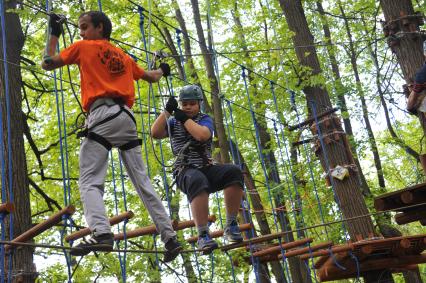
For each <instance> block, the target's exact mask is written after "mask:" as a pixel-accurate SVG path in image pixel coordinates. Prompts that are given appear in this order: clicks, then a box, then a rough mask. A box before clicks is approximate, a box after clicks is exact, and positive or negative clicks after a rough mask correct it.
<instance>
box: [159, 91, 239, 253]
mask: <svg viewBox="0 0 426 283" xmlns="http://www.w3.org/2000/svg"><path fill="white" fill-rule="evenodd" d="M202 101H203V93H202V90H201V88H200V87H199V86H197V85H189V86H185V87H183V88H182V90H181V91H180V94H179V102H180V106H181V109H179V108H178V102H177V101H176V99H175V98H174V97H173V96H171V97H170V98H169V100H168V101H167V104H166V108H165V109H164V111H163V112H162V113H161V114H160V116H158V118H157V119H156V120H155V122H154V123H153V125H152V128H151V135H152V137H154V138H156V139H162V138H166V137H168V135H169V134H168V133H169V132H170V135H171V136H170V138H171V144H172V150H173V154H174V155H175V156H176V157H177V159H176V163H175V165H174V170H173V175H174V177H175V178H176V184H177V186H178V187H179V189H180V190H181V191H182V192H184V193H185V194H186V196H187V198H188V200H189V202H190V204H191V211H192V216H193V218H194V221H195V224H196V226H197V230H198V247H199V248H200V249H202V250H203V253H204V254H208V253H210V252H211V251H212V250H213V249H215V248H217V246H218V244H217V243H216V242H215V241H214V240H213V239H212V238H211V236H210V234H209V228H208V221H207V219H208V213H209V208H208V205H209V194H211V193H214V192H216V191H220V190H223V191H224V192H223V193H224V199H225V208H226V227H225V231H224V237H225V238H226V239H227V240H228V241H229V242H241V241H242V240H243V238H242V236H241V233H240V230H239V227H238V223H237V215H238V209H239V206H240V202H241V199H242V196H243V176H242V172H241V170H240V168H239V167H237V166H235V165H231V164H221V165H219V164H215V163H214V162H213V159H212V157H211V146H212V136H213V120H212V118H211V117H210V116H209V115H207V114H204V113H201V112H200V109H201V103H202ZM171 115H174V118H170V119H169V117H170V116H171ZM168 127H169V129H168ZM169 130H170V131H169Z"/></svg>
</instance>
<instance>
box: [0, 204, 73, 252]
mask: <svg viewBox="0 0 426 283" xmlns="http://www.w3.org/2000/svg"><path fill="white" fill-rule="evenodd" d="M74 212H75V207H74V206H72V205H69V206H67V207H65V208H63V209H61V210H60V211H58V212H56V213H55V214H53V215H52V216H50V217H49V218H48V219H46V220H45V221H43V222H41V223H39V224H37V225H35V226H34V227H32V228H31V229H29V230H27V231H25V232H24V233H22V234H21V235H19V236H18V237H16V238H15V239H13V240H12V242H26V241H28V240H31V239H32V238H34V237H35V236H38V235H40V234H41V233H43V232H44V231H46V230H47V229H49V228H51V227H52V226H54V225H55V224H57V223H58V222H60V221H61V220H62V216H64V215H72V214H74ZM11 247H12V246H10V245H6V246H5V249H6V250H9V249H10V248H11Z"/></svg>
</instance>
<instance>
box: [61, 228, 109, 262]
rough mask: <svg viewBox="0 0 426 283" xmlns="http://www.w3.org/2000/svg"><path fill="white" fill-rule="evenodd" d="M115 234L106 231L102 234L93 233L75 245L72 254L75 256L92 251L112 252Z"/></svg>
mask: <svg viewBox="0 0 426 283" xmlns="http://www.w3.org/2000/svg"><path fill="white" fill-rule="evenodd" d="M113 235H114V234H111V233H106V234H100V235H97V236H96V235H94V234H93V235H92V237H91V238H89V239H87V240H86V239H83V240H81V242H80V243H79V244H78V245H77V246H75V247H73V248H72V249H71V251H70V254H71V255H73V256H84V255H87V254H89V253H90V252H91V251H96V252H97V251H102V252H110V251H112V249H113V247H114V237H113Z"/></svg>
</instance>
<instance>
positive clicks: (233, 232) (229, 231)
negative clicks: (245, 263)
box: [223, 224, 244, 243]
mask: <svg viewBox="0 0 426 283" xmlns="http://www.w3.org/2000/svg"><path fill="white" fill-rule="evenodd" d="M223 237H224V238H225V239H226V240H227V241H228V242H230V243H240V242H242V241H243V240H244V239H243V236H241V231H240V228H239V227H238V225H237V224H235V225H229V226H226V227H225V231H224V232H223Z"/></svg>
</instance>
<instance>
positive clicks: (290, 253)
mask: <svg viewBox="0 0 426 283" xmlns="http://www.w3.org/2000/svg"><path fill="white" fill-rule="evenodd" d="M332 245H333V242H332V241H328V242H325V243H321V244H318V245H315V246H311V247H306V248H301V249H295V250H292V251H288V252H286V253H284V256H285V257H286V258H289V257H293V256H297V255H302V254H305V253H308V252H310V251H317V250H320V249H324V248H327V247H330V246H332ZM278 257H279V258H282V257H283V255H282V254H279V255H278Z"/></svg>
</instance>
